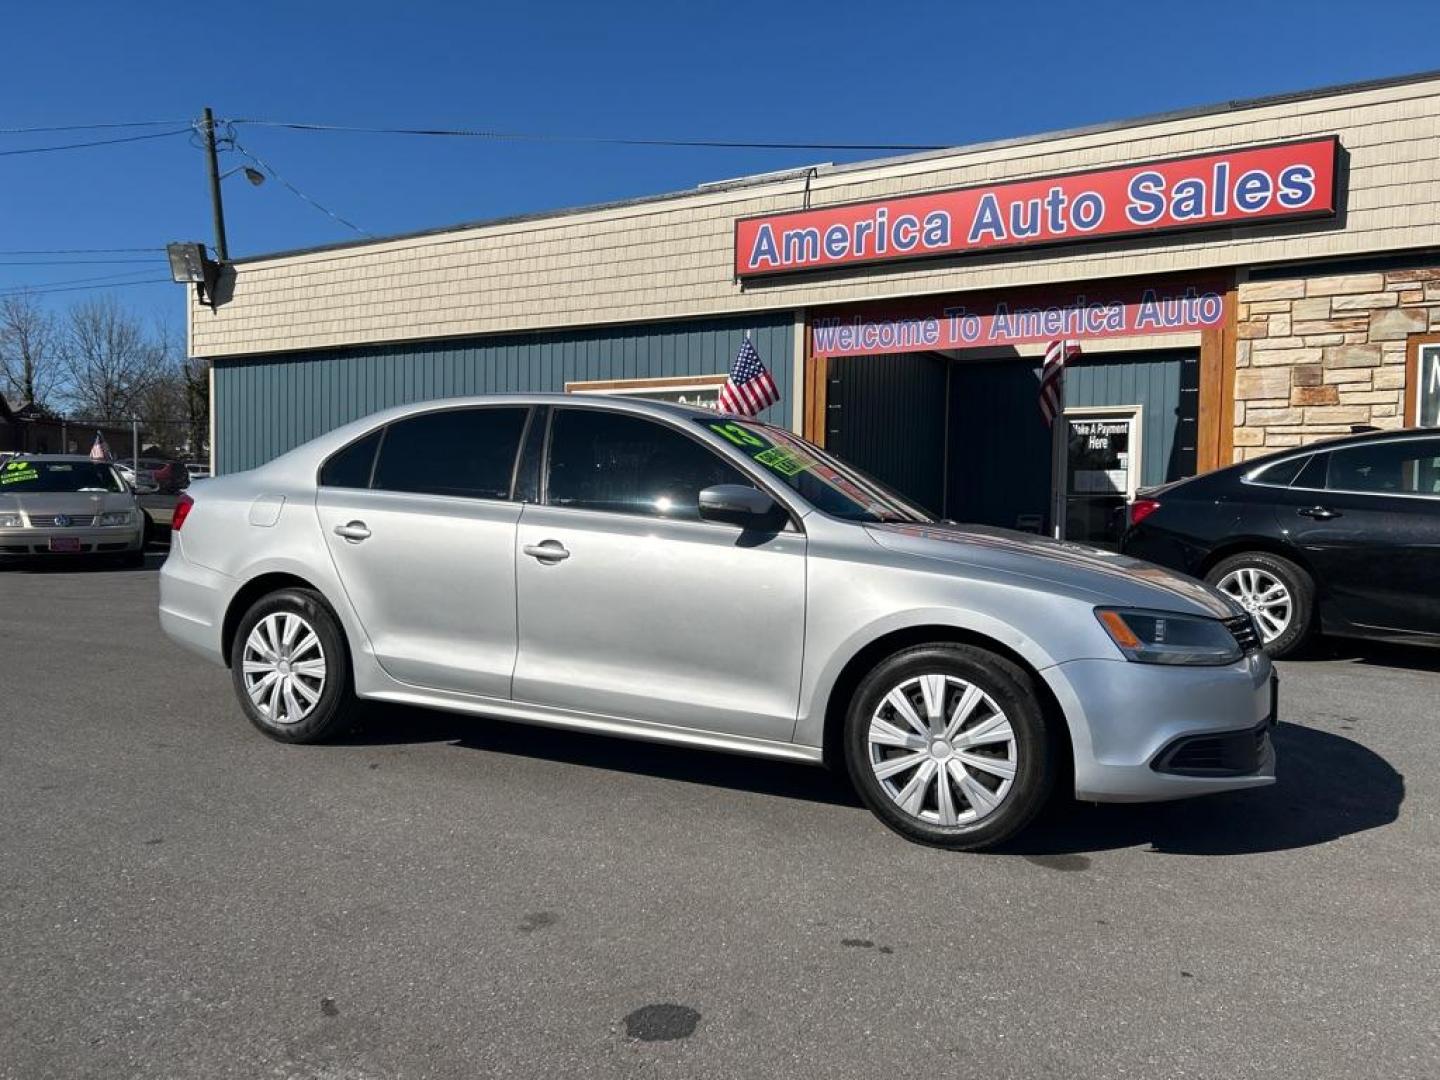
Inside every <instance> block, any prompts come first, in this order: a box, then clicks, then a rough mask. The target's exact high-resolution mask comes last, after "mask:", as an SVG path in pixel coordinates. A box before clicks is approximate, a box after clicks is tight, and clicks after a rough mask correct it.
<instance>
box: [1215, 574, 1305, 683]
mask: <svg viewBox="0 0 1440 1080" xmlns="http://www.w3.org/2000/svg"><path fill="white" fill-rule="evenodd" d="M1205 580H1206V581H1207V582H1209V583H1210V584H1211V585H1214V586H1215V587H1216V588H1217V589H1219V590H1220V591H1221V592H1223V593H1225V594H1226V595H1227V596H1229V597H1231V598H1232V599H1234V600H1236V601H1238V602H1239V604H1240V606H1241V607H1243V608H1244V609H1245V610H1246V611H1248V612H1250V614H1251V615H1253V616H1254V617H1255V621H1256V623H1258V624H1259V626H1260V639H1261V641H1262V642H1263V644H1264V646H1265V651H1266V652H1267V653H1269V654H1270V655H1271V656H1273V657H1277V658H1278V657H1282V656H1291V655H1293V654H1294V653H1297V652H1299V651H1300V650H1301V649H1303V648H1304V647H1305V644H1306V643H1307V642H1308V641H1309V639H1310V636H1311V627H1312V626H1313V624H1314V611H1315V585H1314V583H1313V582H1312V581H1311V580H1310V575H1309V574H1307V573H1306V572H1305V571H1304V570H1302V569H1301V568H1300V567H1298V566H1296V565H1295V564H1294V563H1293V562H1291V561H1290V560H1289V559H1286V558H1282V557H1281V556H1279V555H1271V554H1270V553H1269V552H1265V551H1246V552H1242V553H1241V554H1239V555H1231V556H1230V557H1228V558H1225V559H1221V560H1220V561H1219V562H1218V563H1216V564H1215V565H1214V566H1212V567H1211V568H1210V572H1209V573H1207V574H1206V575H1205Z"/></svg>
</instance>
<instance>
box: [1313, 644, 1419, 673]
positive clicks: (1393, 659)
mask: <svg viewBox="0 0 1440 1080" xmlns="http://www.w3.org/2000/svg"><path fill="white" fill-rule="evenodd" d="M1306 659H1310V660H1329V661H1331V662H1334V663H1344V662H1347V661H1348V662H1349V663H1354V664H1364V665H1366V666H1367V667H1387V668H1402V669H1404V670H1407V671H1440V648H1435V647H1433V646H1431V647H1427V646H1424V645H1402V644H1397V643H1391V642H1384V641H1360V640H1344V639H1341V638H1330V639H1327V640H1325V641H1322V642H1321V643H1320V644H1319V645H1318V646H1316V647H1315V649H1314V650H1312V652H1311V653H1310V654H1309V655H1308V656H1307V657H1306ZM1304 662H1305V660H1304V659H1302V660H1301V661H1299V663H1300V664H1301V665H1302V666H1303V664H1304Z"/></svg>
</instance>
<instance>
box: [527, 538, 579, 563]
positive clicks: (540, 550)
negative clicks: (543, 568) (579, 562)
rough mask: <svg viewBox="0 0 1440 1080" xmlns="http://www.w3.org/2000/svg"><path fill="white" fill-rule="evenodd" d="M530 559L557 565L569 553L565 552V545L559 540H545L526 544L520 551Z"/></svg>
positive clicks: (568, 555) (566, 557) (567, 556)
mask: <svg viewBox="0 0 1440 1080" xmlns="http://www.w3.org/2000/svg"><path fill="white" fill-rule="evenodd" d="M520 550H521V551H523V552H525V554H526V555H529V556H530V557H531V558H532V559H539V560H540V561H541V562H542V563H557V562H560V561H562V560H564V559H568V558H569V557H570V552H568V551H566V550H565V545H564V544H562V543H560V541H559V540H545V541H542V542H541V543H538V544H526V545H525V546H524V547H523V548H521V549H520Z"/></svg>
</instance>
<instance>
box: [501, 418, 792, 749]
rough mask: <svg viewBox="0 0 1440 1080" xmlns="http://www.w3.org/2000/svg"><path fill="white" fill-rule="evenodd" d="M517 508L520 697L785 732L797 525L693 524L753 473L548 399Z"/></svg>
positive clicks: (700, 448) (654, 425)
mask: <svg viewBox="0 0 1440 1080" xmlns="http://www.w3.org/2000/svg"><path fill="white" fill-rule="evenodd" d="M545 460H546V468H545V475H544V483H543V486H542V490H541V497H540V501H539V502H538V503H534V504H527V505H526V506H525V508H524V513H523V514H522V516H521V519H520V528H519V534H518V541H517V542H518V550H519V555H518V558H517V560H516V568H515V578H516V587H517V593H518V606H519V655H518V657H517V659H516V665H515V681H514V695H515V698H516V700H518V701H527V702H534V703H537V704H541V705H548V706H555V707H558V708H563V709H568V710H576V711H581V712H586V713H598V714H603V715H608V716H618V717H624V718H629V719H633V720H640V721H644V722H647V723H654V724H665V725H670V726H678V727H686V728H698V729H704V730H708V731H716V732H722V733H726V734H733V735H743V736H751V737H756V738H762V739H774V740H784V741H788V740H789V739H790V737H791V735H792V734H793V732H794V724H795V713H796V703H797V699H798V695H799V688H800V662H801V656H802V651H803V644H804V632H805V536H804V534H803V533H802V532H800V531H799V530H798V529H797V528H796V527H794V526H793V525H790V526H787V527H785V528H784V529H783V530H781V531H779V532H768V533H765V534H755V533H754V532H747V531H743V530H742V529H740V528H739V527H737V526H733V525H728V524H721V523H717V522H712V521H702V520H701V519H700V517H699V512H698V495H699V492H700V490H701V489H702V488H705V487H708V486H710V485H712V484H722V483H738V484H749V483H751V482H752V481H751V480H750V478H748V477H745V476H743V475H742V474H741V473H740V471H739V470H738V469H737V468H736V467H735V466H733V465H731V464H730V463H729V462H727V461H726V460H724V459H723V458H722V457H721V456H720V455H719V454H717V453H716V452H715V451H714V450H713V449H711V448H710V447H708V446H707V445H705V444H704V443H703V442H702V441H701V440H700V438H699V437H698V435H697V434H692V433H690V432H688V431H685V430H684V429H682V428H680V427H676V426H671V425H669V424H666V423H662V422H660V421H657V420H654V419H651V418H648V417H644V416H639V415H635V414H627V413H623V412H618V411H609V410H603V409H594V408H565V407H561V408H556V409H554V410H552V419H551V426H550V432H549V440H548V448H547V451H546V455H545Z"/></svg>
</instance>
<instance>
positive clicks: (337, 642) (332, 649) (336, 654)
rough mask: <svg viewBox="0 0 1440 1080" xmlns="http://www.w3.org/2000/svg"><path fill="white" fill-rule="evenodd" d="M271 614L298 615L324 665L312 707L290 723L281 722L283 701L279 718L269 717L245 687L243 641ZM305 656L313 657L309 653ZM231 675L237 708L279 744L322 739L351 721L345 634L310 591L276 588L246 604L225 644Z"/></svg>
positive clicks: (353, 712)
mask: <svg viewBox="0 0 1440 1080" xmlns="http://www.w3.org/2000/svg"><path fill="white" fill-rule="evenodd" d="M271 615H295V616H299V618H300V619H301V620H302V621H303V623H304V624H306V625H308V627H309V628H310V629H311V630H313V631H314V633H315V636H316V638H318V639H319V649H320V650H321V653H320V655H321V659H322V660H323V663H324V678H323V682H321V683H320V685H319V698H318V700H317V701H315V702H314V704H313V705H310V704H309V702H308V701H307V702H305V703H304V704H305V706H306V707H309V712H307V713H305V715H304V716H303V718H301V719H299V720H297V721H294V722H284V720H285V717H284V709H285V705H284V703H283V702H279V703H277V713H279V714H280V721H281V722H277V721H276V720H273V719H271V717H270V716H269V715H268V713H267V710H266V709H265V708H262V707H261V706H259V705H257V704H256V702H255V700H254V699H252V698H251V696H250V693H249V691H248V690H247V688H246V672H245V670H244V668H245V659H246V651H247V642H248V641H249V640H250V634H251V632H252V631H253V630H254V629H255V627H256V626H257V625H258V624H259V623H260V622H261V621H262V620H264V619H266V618H267V617H269V616H271ZM262 633H263V631H262ZM303 640H304V636H303V633H297V634H296V636H295V643H296V644H298V643H300V642H302V641H303ZM306 656H307V657H310V658H313V651H312V652H310V653H307V654H306ZM297 659H299V656H298V654H297ZM287 662H288V661H287ZM287 670H288V669H287ZM230 676H231V679H232V681H233V683H234V685H235V696H236V697H237V698H239V700H240V707H241V708H242V709H244V710H245V715H246V716H247V717H248V718H249V719H250V722H251V723H252V724H254V725H255V726H256V727H257V728H259V729H260V730H261V731H262V732H264V733H265V734H266V735H268V736H269V737H270V738H272V739H275V740H278V741H279V742H287V743H316V742H323V741H325V740H326V739H329V738H333V737H334V736H336V735H339V734H341V733H342V732H344V731H345V730H347V729H348V728H349V727H350V725H351V724H352V723H353V721H354V718H355V715H356V710H355V707H354V706H355V693H354V684H353V683H352V681H351V671H350V652H349V650H348V649H347V648H346V645H345V636H344V634H343V633H341V630H340V624H339V622H338V621H337V620H336V618H335V616H334V615H333V614H332V613H331V611H330V609H329V607H328V606H326V604H325V601H324V600H323V599H322V598H321V597H320V595H319V594H318V593H316V592H312V591H311V590H309V589H298V588H297V589H281V590H280V591H278V592H273V593H270V594H269V595H268V596H263V597H261V598H260V599H259V600H257V601H256V602H255V603H254V604H253V605H252V606H251V608H250V610H249V611H247V612H246V613H245V615H244V617H243V618H242V619H241V620H240V624H239V626H238V627H237V628H236V630H235V640H234V641H233V642H232V643H231V646H230ZM305 685H307V686H311V687H313V686H314V683H313V682H312V681H311V680H310V679H309V678H307V679H306V680H305ZM302 699H303V695H296V696H295V700H296V701H297V702H299V701H302Z"/></svg>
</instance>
